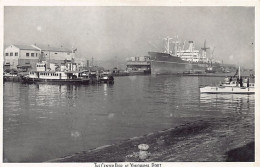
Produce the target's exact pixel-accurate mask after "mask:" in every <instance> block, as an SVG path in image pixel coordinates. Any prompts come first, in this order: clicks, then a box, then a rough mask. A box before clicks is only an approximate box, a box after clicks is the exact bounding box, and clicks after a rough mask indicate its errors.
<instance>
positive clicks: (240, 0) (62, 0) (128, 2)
mask: <svg viewBox="0 0 260 167" xmlns="http://www.w3.org/2000/svg"><path fill="white" fill-rule="evenodd" d="M4 6H252V7H255V72H256V74H255V76H256V94H255V98H256V100H255V104H256V105H255V134H256V136H255V144H256V149H255V151H256V154H255V162H254V163H245V162H243V163H238V162H216V163H213V162H192V163H191V162H162V163H161V164H162V167H166V166H176V167H183V166H185V167H186V166H187V167H201V166H207V167H212V166H217V165H218V166H221V167H222V166H225V167H240V166H255V167H258V166H260V163H259V158H258V157H260V152H259V151H260V143H259V141H258V138H259V130H260V123H259V120H260V113H259V112H260V110H259V105H258V103H259V102H260V98H259V97H260V89H259V88H260V83H259V76H260V66H259V63H260V58H259V57H260V47H259V46H260V41H259V37H260V32H259V30H260V0H258V1H257V0H211V1H209V0H160V1H159V0H142V1H140V0H74V1H73V0H42V1H41V0H3V1H1V0H0V12H1V14H0V26H1V28H2V29H1V31H0V37H1V40H0V51H1V54H2V56H1V58H0V60H1V61H0V69H1V70H0V72H1V75H2V74H3V73H2V69H3V68H2V67H3V63H2V62H3V39H4V31H3V25H4V19H3V18H4ZM257 46H258V47H257ZM2 81H3V77H1V79H0V83H1V87H0V92H1V94H2V92H3V86H2ZM0 106H1V111H2V109H3V96H0ZM2 113H3V112H1V116H0V123H1V125H3V117H2ZM0 134H1V138H0V143H1V145H0V150H1V151H0V167H2V166H4V167H13V166H15V167H16V166H26V167H32V166H39V165H40V166H48V167H49V166H50V167H54V166H55V167H64V166H65V167H67V166H71V167H79V166H84V167H86V166H93V167H94V166H95V165H94V163H41V164H39V163H3V162H2V160H3V158H2V157H3V145H2V144H3V127H2V126H1V128H0Z"/></svg>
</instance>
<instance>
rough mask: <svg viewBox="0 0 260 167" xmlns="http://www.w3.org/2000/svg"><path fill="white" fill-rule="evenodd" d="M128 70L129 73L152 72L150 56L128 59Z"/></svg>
mask: <svg viewBox="0 0 260 167" xmlns="http://www.w3.org/2000/svg"><path fill="white" fill-rule="evenodd" d="M126 68H127V71H129V72H140V73H142V72H144V73H146V72H147V73H149V72H150V71H151V62H150V56H141V57H130V58H127V62H126Z"/></svg>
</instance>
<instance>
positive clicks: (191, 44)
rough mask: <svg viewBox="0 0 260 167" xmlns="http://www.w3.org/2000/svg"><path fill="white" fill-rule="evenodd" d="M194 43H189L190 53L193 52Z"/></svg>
mask: <svg viewBox="0 0 260 167" xmlns="http://www.w3.org/2000/svg"><path fill="white" fill-rule="evenodd" d="M193 46H194V45H193V41H189V51H191V52H192V51H193Z"/></svg>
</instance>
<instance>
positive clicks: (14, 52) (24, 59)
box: [4, 44, 77, 71]
mask: <svg viewBox="0 0 260 167" xmlns="http://www.w3.org/2000/svg"><path fill="white" fill-rule="evenodd" d="M76 50H77V49H74V50H70V49H67V48H63V47H60V48H56V47H50V46H44V45H39V46H38V45H36V44H35V45H10V46H8V47H7V48H6V49H5V53H4V69H16V70H19V71H30V70H35V69H36V63H37V62H41V61H46V62H47V69H50V64H55V65H57V66H58V67H60V66H62V65H64V64H66V63H67V62H70V63H73V61H74V59H75V51H76Z"/></svg>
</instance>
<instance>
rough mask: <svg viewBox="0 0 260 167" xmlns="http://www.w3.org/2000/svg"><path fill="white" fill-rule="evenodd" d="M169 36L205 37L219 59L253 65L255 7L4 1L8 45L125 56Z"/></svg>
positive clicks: (155, 47) (105, 57)
mask: <svg viewBox="0 0 260 167" xmlns="http://www.w3.org/2000/svg"><path fill="white" fill-rule="evenodd" d="M167 36H169V37H175V36H178V38H179V40H180V41H182V42H183V41H186V44H187V43H188V41H194V43H195V46H196V49H200V48H201V47H202V46H203V44H204V41H205V40H206V41H207V45H208V46H209V47H210V48H211V50H208V53H207V54H208V55H210V54H211V53H212V49H213V48H214V47H215V49H214V53H213V57H214V58H215V59H217V60H219V61H222V60H223V62H224V63H233V64H234V63H235V64H237V65H240V66H245V67H248V68H253V67H254V63H255V62H254V60H255V58H254V55H255V52H254V49H255V48H254V47H255V8H254V7H180V6H179V7H123V6H117V7H97V6H93V7H90V6H85V7H81V6H78V7H60V6H57V7H46V6H44V7H43V6H42V7H37V6H31V7H21V6H20V7H15V6H12V7H11V6H5V7H4V45H5V46H8V45H11V44H29V45H30V44H36V45H37V44H44V45H50V46H53V47H60V46H63V47H66V48H69V49H75V48H77V55H76V57H77V58H84V59H89V60H91V58H92V57H93V58H94V60H96V61H100V62H101V61H110V62H111V61H114V60H117V61H121V62H123V61H126V58H127V57H134V56H146V55H148V54H147V52H148V51H163V46H164V40H163V38H165V37H167ZM186 47H188V46H186Z"/></svg>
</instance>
